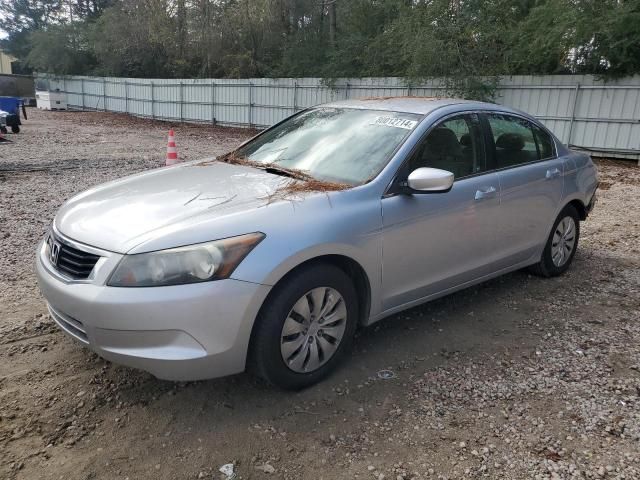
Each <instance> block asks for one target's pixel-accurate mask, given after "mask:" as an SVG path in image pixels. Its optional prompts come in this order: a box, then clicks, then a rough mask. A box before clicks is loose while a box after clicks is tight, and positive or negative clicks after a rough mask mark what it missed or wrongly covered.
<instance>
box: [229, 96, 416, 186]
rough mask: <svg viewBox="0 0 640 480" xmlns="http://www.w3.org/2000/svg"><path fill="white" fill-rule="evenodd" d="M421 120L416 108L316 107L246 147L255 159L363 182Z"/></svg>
mask: <svg viewBox="0 0 640 480" xmlns="http://www.w3.org/2000/svg"><path fill="white" fill-rule="evenodd" d="M419 120H420V116H419V115H414V114H410V113H398V112H385V111H376V110H357V109H349V108H326V107H324V108H314V109H311V110H308V111H305V112H302V113H301V114H299V115H297V116H295V117H293V118H291V119H289V120H287V121H285V122H283V123H282V124H280V125H278V126H276V127H274V128H272V129H271V130H269V131H267V132H265V133H264V134H262V135H260V136H259V137H258V138H256V139H255V140H253V141H251V142H249V143H247V144H246V145H244V146H242V147H240V149H238V151H237V152H236V154H237V155H238V156H240V157H242V158H246V159H248V160H251V161H253V162H258V163H262V164H264V165H272V166H275V167H284V168H287V169H292V170H302V171H303V172H305V173H307V174H309V175H310V176H312V177H313V178H316V179H318V180H327V181H333V182H341V183H348V184H351V185H358V184H362V183H365V182H367V181H368V180H370V179H371V178H373V177H375V176H376V175H377V174H378V173H379V172H380V171H381V170H382V168H383V167H384V166H385V165H386V164H387V162H388V161H389V158H390V157H391V155H392V153H393V152H394V150H395V149H396V148H397V147H398V145H400V144H401V143H402V142H403V141H404V139H405V138H406V137H407V136H408V135H409V133H411V131H412V130H413V129H414V128H415V126H416V125H417V124H418V121H419Z"/></svg>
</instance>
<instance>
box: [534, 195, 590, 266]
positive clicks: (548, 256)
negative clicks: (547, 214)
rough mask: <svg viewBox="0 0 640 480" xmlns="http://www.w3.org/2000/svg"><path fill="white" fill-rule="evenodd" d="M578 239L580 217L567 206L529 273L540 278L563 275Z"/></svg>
mask: <svg viewBox="0 0 640 480" xmlns="http://www.w3.org/2000/svg"><path fill="white" fill-rule="evenodd" d="M579 238H580V217H579V216H578V212H577V211H576V209H575V208H574V207H573V205H567V206H566V207H564V208H563V209H562V211H561V212H560V214H559V215H558V218H556V221H555V222H554V224H553V228H552V229H551V234H550V235H549V238H548V240H547V244H546V245H545V247H544V251H543V252H542V258H541V259H540V261H539V262H538V263H536V264H535V265H533V266H532V267H531V271H532V272H533V273H535V274H536V275H539V276H542V277H555V276H558V275H561V274H563V273H564V272H565V271H566V270H567V269H568V268H569V265H571V262H572V261H573V257H574V256H575V254H576V250H577V249H578V239H579Z"/></svg>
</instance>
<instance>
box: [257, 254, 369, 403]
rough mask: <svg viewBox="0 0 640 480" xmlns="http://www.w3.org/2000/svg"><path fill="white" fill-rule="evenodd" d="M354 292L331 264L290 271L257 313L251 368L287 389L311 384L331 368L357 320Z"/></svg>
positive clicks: (338, 360) (345, 277)
mask: <svg viewBox="0 0 640 480" xmlns="http://www.w3.org/2000/svg"><path fill="white" fill-rule="evenodd" d="M357 318H358V296H357V294H356V290H355V288H354V286H353V283H352V281H351V279H350V278H349V276H348V275H347V274H346V273H344V272H343V271H342V270H341V269H339V268H338V267H335V266H333V265H323V264H316V265H311V266H309V267H303V268H302V269H300V270H298V271H296V272H294V273H293V274H291V275H290V276H289V277H287V278H286V279H285V280H284V282H283V283H282V284H281V285H277V286H276V287H275V290H274V292H273V294H272V295H271V296H270V297H269V299H268V300H267V302H266V303H265V305H264V306H263V308H262V310H261V312H260V315H259V316H258V318H257V319H256V325H255V327H254V331H253V333H252V338H251V349H250V352H249V368H250V369H251V370H252V371H253V372H254V373H256V374H257V375H259V376H261V377H262V378H264V379H265V380H267V381H268V382H269V383H271V384H273V385H276V386H278V387H281V388H284V389H287V390H299V389H301V388H304V387H307V386H309V385H312V384H314V383H316V382H318V381H320V380H321V379H322V378H324V377H326V376H327V375H328V374H329V373H331V371H333V370H334V369H335V368H336V367H337V366H338V364H339V363H340V361H341V360H342V358H343V357H344V355H345V353H346V352H347V351H348V349H349V346H350V344H351V341H352V339H353V334H354V332H355V329H356V326H357Z"/></svg>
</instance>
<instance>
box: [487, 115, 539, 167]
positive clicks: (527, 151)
mask: <svg viewBox="0 0 640 480" xmlns="http://www.w3.org/2000/svg"><path fill="white" fill-rule="evenodd" d="M487 120H488V122H489V126H490V127H491V135H492V136H493V145H494V162H495V168H498V169H500V168H508V167H514V166H517V165H522V164H524V163H529V162H535V161H537V160H540V158H541V157H540V152H539V149H538V143H537V142H536V136H535V135H534V130H533V128H534V126H533V124H531V122H528V121H527V120H525V119H523V118H519V117H513V116H511V115H505V114H497V113H489V114H487ZM543 133H544V132H543Z"/></svg>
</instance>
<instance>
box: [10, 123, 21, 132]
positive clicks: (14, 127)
mask: <svg viewBox="0 0 640 480" xmlns="http://www.w3.org/2000/svg"><path fill="white" fill-rule="evenodd" d="M11 133H20V127H19V126H18V125H14V126H13V127H11Z"/></svg>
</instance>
